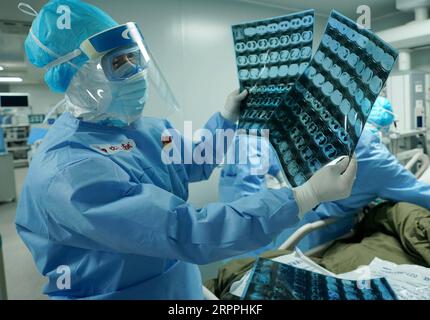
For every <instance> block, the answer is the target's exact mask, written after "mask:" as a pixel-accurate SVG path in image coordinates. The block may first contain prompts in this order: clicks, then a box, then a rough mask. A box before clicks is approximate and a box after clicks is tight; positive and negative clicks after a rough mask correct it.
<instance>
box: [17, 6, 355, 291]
mask: <svg viewBox="0 0 430 320" xmlns="http://www.w3.org/2000/svg"><path fill="white" fill-rule="evenodd" d="M60 6H61V8H62V9H63V10H59V7H60ZM64 6H67V8H69V10H70V13H71V21H70V22H71V23H70V25H69V26H68V27H69V28H67V25H66V27H64V25H61V23H60V26H62V28H59V25H58V16H59V13H58V12H63V11H64ZM25 10H27V11H31V10H30V8H29V7H27V8H26V9H25ZM34 14H35V15H36V17H35V20H34V21H33V24H32V27H31V30H30V33H29V36H28V38H27V39H26V42H25V49H26V53H27V56H28V59H29V61H30V62H31V63H32V64H33V65H35V66H37V67H40V68H44V69H45V70H46V73H45V81H46V83H47V85H48V86H49V88H50V89H51V90H52V91H55V92H64V93H65V107H66V110H67V112H65V113H64V114H63V115H62V116H60V118H59V119H57V120H56V122H55V124H54V125H53V126H52V127H51V129H50V130H49V132H48V134H47V136H46V137H45V139H44V141H43V143H42V145H41V146H40V148H39V150H38V153H37V154H36V156H35V157H34V159H33V161H32V163H31V166H30V169H29V173H28V176H27V178H26V181H25V184H24V187H23V191H22V194H21V196H20V200H19V205H18V209H17V217H16V225H17V230H18V233H19V235H20V236H21V238H22V239H23V240H24V242H25V244H26V245H27V247H28V248H29V249H30V251H31V253H32V255H33V257H34V260H35V263H36V265H37V268H38V270H39V271H40V272H41V273H42V274H43V275H44V276H46V277H47V279H48V283H47V284H46V286H45V288H44V293H45V294H47V295H49V296H50V297H51V298H55V299H201V298H202V297H203V295H202V282H201V276H200V272H199V268H198V267H197V265H196V264H205V263H208V262H211V261H214V260H218V259H224V258H226V257H230V256H234V255H237V254H240V253H243V252H246V251H250V250H253V249H255V248H258V247H261V246H264V245H266V244H268V243H270V242H271V241H272V240H273V238H274V237H275V236H276V235H277V234H278V233H280V232H281V231H282V230H284V229H285V228H287V227H288V226H291V225H293V224H295V223H296V222H297V221H298V220H299V217H300V216H301V215H302V214H303V213H305V212H307V211H309V210H310V209H311V208H313V207H315V206H316V205H318V204H319V203H320V202H323V201H329V200H334V199H341V198H345V197H347V196H348V195H349V193H350V190H351V188H352V184H353V181H354V179H355V171H356V170H355V169H356V165H355V161H354V160H351V161H349V159H348V158H347V157H344V158H343V159H341V160H339V161H338V162H336V163H335V164H333V165H330V166H327V167H325V168H323V169H321V170H320V171H319V172H317V173H316V174H315V176H314V177H313V178H312V179H311V180H309V182H308V183H306V184H305V185H303V186H301V187H299V188H295V189H287V188H283V189H280V190H266V191H263V192H260V193H257V194H255V195H252V196H250V197H246V198H244V199H240V200H237V201H235V202H232V203H229V204H225V203H210V204H208V205H207V206H205V207H203V208H195V207H193V206H192V205H190V204H189V203H188V202H187V199H188V184H189V183H190V182H195V181H200V180H205V179H208V178H209V176H210V174H211V172H212V171H213V169H214V168H215V167H216V165H215V164H208V163H203V164H199V163H197V162H195V161H193V162H191V163H187V162H185V161H183V162H181V163H170V164H169V163H166V161H164V160H165V157H164V156H165V150H166V148H167V149H168V150H173V149H175V148H178V149H179V148H180V147H184V148H185V149H186V150H184V152H190V150H188V149H189V148H191V149H196V148H197V147H201V144H202V143H205V142H206V140H205V141H204V142H202V141H201V142H200V143H197V144H191V147H189V145H190V144H189V142H188V141H185V138H183V137H181V140H180V142H179V143H178V142H177V139H175V138H176V137H175V136H170V138H171V139H169V137H166V136H164V133H165V132H166V129H172V130H170V131H169V132H170V133H171V134H174V132H175V130H173V128H172V126H171V125H170V123H169V122H168V121H167V120H163V119H158V118H149V117H142V116H141V115H142V112H143V111H144V110H145V109H146V108H145V106H146V99H147V97H148V93H149V95H150V94H151V92H150V90H148V89H151V88H153V89H154V90H156V89H157V85H158V86H161V88H159V89H160V90H159V91H160V92H161V95H162V96H163V92H164V93H165V94H164V97H165V100H166V101H170V102H172V101H173V99H172V97H171V96H170V95H169V94H166V92H168V87H167V85H166V83H164V81H163V79H164V77H162V74H161V73H160V71H159V70H157V68H156V64H155V63H153V61H152V59H151V54H150V51H149V48H148V47H147V45H146V44H145V42H144V41H143V39H142V35H141V33H140V31H139V29H138V27H137V26H136V25H135V24H134V23H127V24H125V25H118V24H117V23H116V22H115V21H114V20H113V19H112V18H111V17H109V16H108V15H107V14H106V13H104V12H102V11H101V10H99V9H97V8H95V7H93V6H91V5H88V4H86V3H84V2H81V1H76V0H75V1H73V0H54V1H50V2H48V3H47V4H46V5H45V6H44V7H43V8H42V10H41V11H40V13H38V14H36V13H35V12H34ZM63 24H67V23H65V22H64V23H63ZM150 75H152V76H153V77H154V78H153V81H152V82H151V81H148V79H149V77H150ZM150 82H151V83H155V84H157V85H154V86H153V87H148V84H149V83H150ZM148 91H149V92H148ZM245 95H246V92H245V93H241V94H238V93H235V94H233V95H231V96H230V97H229V99H227V104H226V107H225V109H224V110H223V111H222V112H221V113H216V114H215V115H214V116H212V118H210V120H209V122H208V123H207V124H206V129H208V130H210V131H211V132H213V133H214V136H215V129H235V123H234V122H235V121H237V120H238V113H239V104H240V101H241V100H242V99H243V98H244V97H245ZM213 145H216V143H213ZM205 150H206V149H205ZM191 151H192V150H191ZM214 151H216V152H218V153H224V149H222V150H216V149H215V150H214ZM348 163H349V165H348ZM327 181H330V182H331V183H330V184H327V183H326V182H327Z"/></svg>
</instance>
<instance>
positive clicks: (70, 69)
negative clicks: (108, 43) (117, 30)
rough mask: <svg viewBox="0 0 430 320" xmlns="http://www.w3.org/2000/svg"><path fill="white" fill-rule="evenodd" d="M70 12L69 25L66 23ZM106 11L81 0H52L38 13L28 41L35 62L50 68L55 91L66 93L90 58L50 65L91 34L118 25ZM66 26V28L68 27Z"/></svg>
mask: <svg viewBox="0 0 430 320" xmlns="http://www.w3.org/2000/svg"><path fill="white" fill-rule="evenodd" d="M69 12H70V28H67V27H68V26H69V25H67V24H63V25H62V23H63V22H64V20H62V19H65V18H67V15H68V13H69ZM117 25H118V23H117V22H116V21H115V20H113V19H112V18H111V17H110V16H109V15H108V14H106V13H105V12H103V11H102V10H100V9H98V8H96V7H94V6H92V5H89V4H87V3H85V2H82V1H79V0H51V1H49V2H48V3H47V4H46V5H45V6H43V8H42V9H41V11H40V12H39V13H38V14H37V16H36V18H35V19H34V21H33V24H32V26H31V30H30V34H29V35H28V37H27V39H26V41H25V51H26V54H27V57H28V60H29V61H30V63H31V64H33V65H35V66H36V67H39V68H43V67H45V68H47V71H46V73H45V81H46V83H47V85H48V86H49V88H50V89H51V90H52V91H55V92H65V91H66V90H67V87H68V86H69V83H70V81H71V79H72V78H73V76H74V75H75V73H76V72H77V71H78V69H79V68H80V67H81V66H82V65H83V64H84V63H85V62H86V61H87V60H88V58H87V57H86V56H85V55H80V56H78V57H76V58H74V59H72V60H71V61H69V62H66V63H62V64H59V65H55V66H48V64H50V63H51V62H53V61H54V60H56V59H58V58H60V57H62V56H65V55H67V54H69V53H71V52H73V51H75V50H76V49H78V48H79V46H80V44H81V43H82V42H83V41H84V40H86V39H88V38H89V37H91V36H93V35H95V34H97V33H99V32H102V31H104V30H107V29H110V28H112V27H115V26H117ZM64 26H66V27H64Z"/></svg>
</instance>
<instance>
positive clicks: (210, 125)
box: [168, 112, 236, 182]
mask: <svg viewBox="0 0 430 320" xmlns="http://www.w3.org/2000/svg"><path fill="white" fill-rule="evenodd" d="M168 126H170V127H171V128H173V127H172V126H171V125H170V124H168ZM204 129H206V130H207V132H210V138H209V139H207V138H208V137H205V138H204V139H201V140H199V141H197V142H195V141H192V139H189V138H188V139H187V138H186V137H181V139H182V148H183V150H184V155H185V158H187V157H188V158H187V159H186V161H184V163H185V170H186V171H187V174H188V180H189V182H198V181H203V180H208V179H209V178H210V176H211V174H212V172H213V170H214V169H215V168H216V167H217V166H218V165H219V164H221V163H222V160H223V158H224V156H225V154H226V153H227V150H228V148H229V146H230V145H231V144H232V142H233V140H234V133H235V130H236V124H235V123H233V122H231V121H229V120H227V119H224V117H222V116H221V113H219V112H217V113H216V114H214V115H213V116H212V117H211V118H210V119H209V121H208V122H207V123H206V125H205V126H204ZM224 133H225V134H226V135H228V136H229V138H224V136H223V134H224ZM221 140H224V141H221ZM206 153H209V156H208V154H206ZM202 154H203V155H204V156H203V157H201V159H202V160H207V161H199V159H198V158H199V156H200V155H202ZM193 155H197V156H196V157H193ZM187 160H188V161H187Z"/></svg>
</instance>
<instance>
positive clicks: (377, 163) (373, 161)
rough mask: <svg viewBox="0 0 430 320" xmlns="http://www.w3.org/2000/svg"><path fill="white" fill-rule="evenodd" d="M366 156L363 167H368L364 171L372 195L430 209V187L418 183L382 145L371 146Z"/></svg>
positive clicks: (423, 183)
mask: <svg viewBox="0 0 430 320" xmlns="http://www.w3.org/2000/svg"><path fill="white" fill-rule="evenodd" d="M366 156H367V157H366V158H364V157H363V165H366V166H367V167H368V170H366V171H367V173H368V178H369V182H370V186H371V187H372V188H373V190H372V191H373V193H375V194H377V195H378V196H379V197H381V198H383V199H387V200H392V201H395V202H409V203H413V204H416V205H419V206H421V207H424V208H426V209H430V185H429V184H427V183H425V182H422V181H419V180H418V179H417V178H416V177H415V176H414V175H413V174H412V173H411V172H410V171H408V170H407V169H406V168H405V167H404V166H403V165H401V164H400V163H399V161H398V160H397V159H396V157H394V155H392V154H391V153H390V152H389V151H388V149H387V148H386V147H385V146H384V145H381V144H380V145H375V144H372V145H371V147H370V148H369V149H368V152H367V154H366ZM367 161H368V163H366V162H367ZM372 172H373V177H372V176H371V175H370V173H372Z"/></svg>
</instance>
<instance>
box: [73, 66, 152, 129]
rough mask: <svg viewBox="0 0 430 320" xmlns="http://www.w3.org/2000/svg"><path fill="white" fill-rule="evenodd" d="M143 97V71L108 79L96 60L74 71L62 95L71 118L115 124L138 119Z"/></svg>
mask: <svg viewBox="0 0 430 320" xmlns="http://www.w3.org/2000/svg"><path fill="white" fill-rule="evenodd" d="M124 70H125V68H124ZM124 70H123V71H124ZM125 71H126V70H125ZM146 100H147V72H146V70H143V71H140V72H138V73H136V74H135V75H133V76H132V77H130V78H128V79H126V80H121V81H109V80H108V79H107V78H106V76H105V73H104V72H103V70H102V69H101V68H100V64H99V62H98V61H89V62H88V63H87V64H85V65H84V66H83V67H82V68H81V69H80V70H79V71H78V73H77V74H76V75H75V76H74V78H73V79H72V81H71V83H70V86H69V88H68V90H67V92H66V95H65V101H66V109H67V111H69V112H70V113H72V114H73V115H74V116H75V117H77V118H80V119H82V120H84V121H88V122H95V123H100V124H104V125H110V126H117V127H124V126H127V125H130V124H131V123H133V122H135V121H136V120H137V119H139V118H140V117H141V115H142V112H143V109H144V105H145V103H146Z"/></svg>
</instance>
